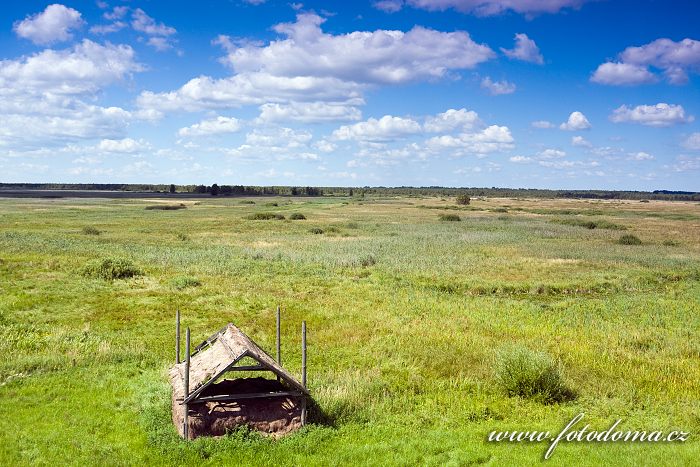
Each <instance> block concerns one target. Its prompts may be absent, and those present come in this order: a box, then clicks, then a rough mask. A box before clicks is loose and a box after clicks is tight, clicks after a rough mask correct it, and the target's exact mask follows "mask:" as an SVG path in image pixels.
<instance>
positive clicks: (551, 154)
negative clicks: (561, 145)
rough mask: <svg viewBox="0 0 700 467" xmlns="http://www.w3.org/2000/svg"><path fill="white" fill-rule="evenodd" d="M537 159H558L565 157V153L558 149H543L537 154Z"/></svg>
mask: <svg viewBox="0 0 700 467" xmlns="http://www.w3.org/2000/svg"><path fill="white" fill-rule="evenodd" d="M537 155H538V156H539V159H560V158H562V157H566V152H564V151H561V150H559V149H545V150H544V151H540V152H538V153H537Z"/></svg>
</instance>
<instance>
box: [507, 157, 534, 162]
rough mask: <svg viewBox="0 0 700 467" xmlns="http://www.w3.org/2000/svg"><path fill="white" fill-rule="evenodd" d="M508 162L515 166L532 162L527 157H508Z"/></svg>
mask: <svg viewBox="0 0 700 467" xmlns="http://www.w3.org/2000/svg"><path fill="white" fill-rule="evenodd" d="M508 160H509V161H511V162H515V163H516V164H529V163H530V162H532V158H531V157H527V156H512V157H509V158H508Z"/></svg>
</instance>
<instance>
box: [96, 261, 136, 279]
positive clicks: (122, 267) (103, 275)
mask: <svg viewBox="0 0 700 467" xmlns="http://www.w3.org/2000/svg"><path fill="white" fill-rule="evenodd" d="M82 273H83V275H84V276H86V277H95V278H99V279H104V280H109V281H111V280H115V279H127V278H129V277H134V276H140V275H142V274H143V273H142V272H141V271H140V270H139V269H138V268H137V267H136V266H135V265H134V263H132V262H131V261H129V260H128V259H122V258H102V259H96V260H92V261H90V262H88V263H87V264H86V265H85V266H84V267H83V270H82Z"/></svg>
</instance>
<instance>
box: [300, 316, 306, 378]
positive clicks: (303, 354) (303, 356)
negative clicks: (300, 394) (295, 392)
mask: <svg viewBox="0 0 700 467" xmlns="http://www.w3.org/2000/svg"><path fill="white" fill-rule="evenodd" d="M301 385H302V386H304V388H306V321H302V322H301Z"/></svg>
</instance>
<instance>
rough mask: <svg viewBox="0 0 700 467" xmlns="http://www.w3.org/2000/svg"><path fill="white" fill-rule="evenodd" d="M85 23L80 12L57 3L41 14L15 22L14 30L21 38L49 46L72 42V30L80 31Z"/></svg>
mask: <svg viewBox="0 0 700 467" xmlns="http://www.w3.org/2000/svg"><path fill="white" fill-rule="evenodd" d="M84 23H85V22H84V21H83V19H82V18H81V15H80V12H79V11H77V10H74V9H73V8H68V7H66V6H64V5H60V4H57V3H55V4H53V5H49V6H47V7H46V9H45V10H44V11H43V12H41V13H37V14H35V15H31V16H28V17H27V18H25V19H24V20H22V21H17V22H15V23H14V25H13V26H12V29H13V30H14V31H15V33H16V34H17V35H18V36H19V37H23V38H25V39H29V40H30V41H32V42H34V43H35V44H39V45H47V44H53V43H55V42H65V41H69V40H71V39H72V38H73V35H72V34H71V30H74V29H79V28H80V27H82V25H83V24H84Z"/></svg>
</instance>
